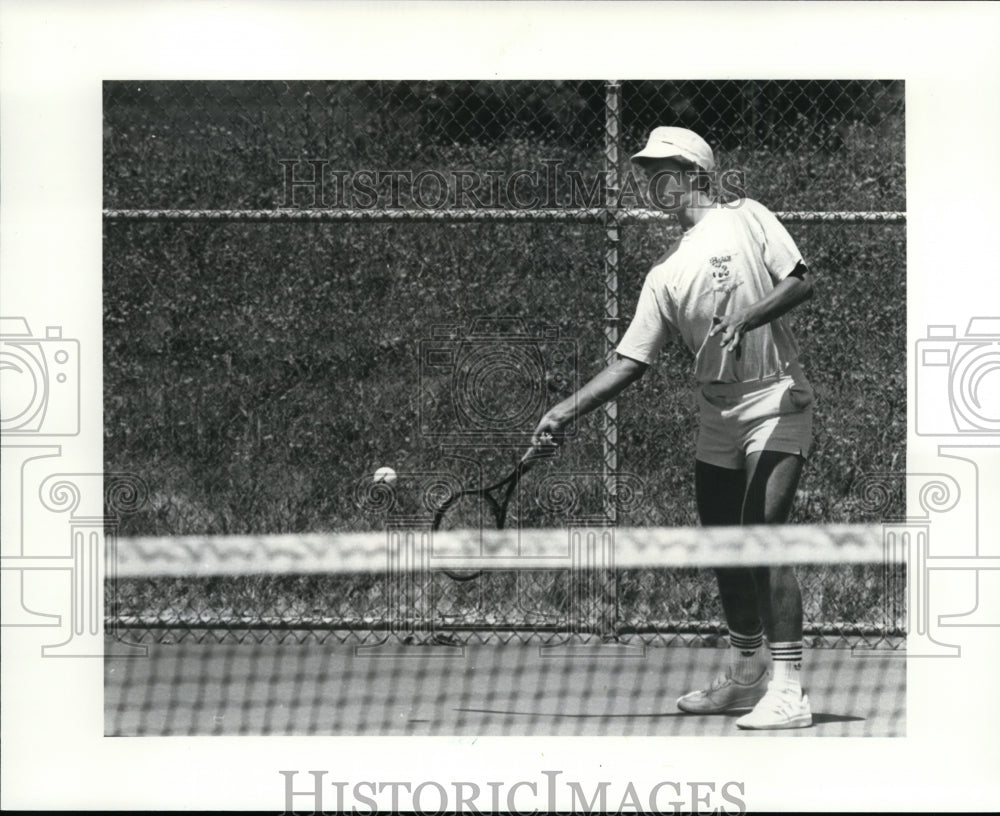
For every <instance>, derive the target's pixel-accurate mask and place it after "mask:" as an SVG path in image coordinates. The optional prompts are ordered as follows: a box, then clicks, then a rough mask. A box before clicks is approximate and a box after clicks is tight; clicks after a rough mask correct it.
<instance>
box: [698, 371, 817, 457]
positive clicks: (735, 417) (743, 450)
mask: <svg viewBox="0 0 1000 816" xmlns="http://www.w3.org/2000/svg"><path fill="white" fill-rule="evenodd" d="M697 397H698V413H699V419H700V422H699V427H698V443H697V454H696V455H697V458H698V459H699V460H700V461H702V462H707V463H708V464H710V465H717V466H718V467H723V468H730V469H733V470H740V469H742V468H743V467H744V466H745V462H746V457H747V455H748V454H751V453H755V452H758V451H764V450H773V451H781V452H783V453H794V454H798V455H799V456H802V457H807V456H808V455H809V447H810V445H811V444H812V403H813V391H812V388H811V387H810V386H809V383H808V382H806V380H805V378H799V377H777V378H771V379H768V380H762V381H758V382H750V383H708V384H706V385H702V386H700V387H699V388H698V390H697Z"/></svg>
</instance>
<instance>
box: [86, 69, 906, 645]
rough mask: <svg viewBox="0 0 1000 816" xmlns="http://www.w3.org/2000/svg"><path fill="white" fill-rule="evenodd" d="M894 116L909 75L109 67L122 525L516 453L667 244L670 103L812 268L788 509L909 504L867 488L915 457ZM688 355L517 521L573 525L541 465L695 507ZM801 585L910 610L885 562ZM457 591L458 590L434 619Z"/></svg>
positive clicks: (606, 419) (260, 518) (109, 332)
mask: <svg viewBox="0 0 1000 816" xmlns="http://www.w3.org/2000/svg"><path fill="white" fill-rule="evenodd" d="M903 113H904V110H903V86H902V83H899V82H892V81H767V82H765V81H741V82H737V81H678V82H621V83H619V82H599V81H586V82H564V81H563V82H561V81H550V82H485V81H482V82H480V81H475V82H471V81H437V82H410V81H408V82H402V81H401V82H108V83H106V84H105V89H104V170H105V172H104V206H105V235H104V242H105V245H104V287H105V291H104V304H105V315H104V318H105V434H106V438H105V459H106V462H105V464H106V469H107V470H108V471H109V472H110V471H128V472H132V473H136V474H137V475H138V476H140V477H141V478H142V479H144V480H145V481H146V483H147V485H148V486H149V501H148V502H147V504H146V506H145V507H144V508H143V509H141V510H140V511H139V512H137V513H135V514H133V515H132V516H130V517H129V518H128V519H127V520H125V522H124V526H123V528H122V533H123V534H125V535H129V534H161V535H163V534H179V533H198V534H206V535H213V534H242V533H246V534H260V533H285V532H291V533H295V532H305V531H315V530H348V531H350V530H370V529H373V526H377V525H378V524H379V523H384V521H385V520H384V519H373V518H372V517H371V516H370V515H366V513H365V512H363V510H362V509H361V508H360V507H359V503H358V501H357V495H356V485H357V484H358V483H359V481H364V480H366V479H370V475H371V473H372V472H373V471H374V469H375V468H376V467H378V466H381V465H391V466H392V467H394V468H395V469H396V470H397V471H398V473H399V474H400V480H399V484H398V487H397V490H396V501H398V502H399V506H400V511H401V512H404V511H408V510H409V509H413V508H417V505H418V500H417V495H418V493H419V490H418V484H419V482H420V478H422V476H421V474H427V473H428V472H430V473H438V474H440V475H441V476H442V477H443V478H444V477H446V478H449V479H456V480H458V481H459V482H461V483H472V482H475V481H476V480H487V481H489V480H492V479H493V478H495V477H496V476H498V475H499V474H501V473H504V472H505V471H506V470H508V469H509V468H510V466H511V462H512V460H513V458H514V457H516V456H517V453H518V451H519V450H520V448H521V446H522V445H523V444H524V441H525V438H526V434H528V433H530V430H531V428H532V427H533V424H534V422H535V421H537V418H538V416H540V415H541V413H542V412H543V411H544V410H545V408H546V407H547V406H549V405H551V404H553V403H554V402H555V401H557V400H559V399H561V398H563V397H564V396H566V395H567V394H569V393H571V392H572V391H573V389H574V388H575V386H576V385H578V384H580V383H581V382H583V381H584V380H585V379H586V378H588V377H589V376H590V375H592V374H593V373H595V372H596V371H597V370H598V369H599V368H600V367H601V365H602V364H603V362H604V361H605V360H606V359H608V356H609V355H610V354H611V353H612V350H613V348H614V345H615V343H616V341H617V338H618V335H619V333H620V331H621V330H622V329H623V327H624V326H625V325H627V321H628V319H629V317H630V315H631V313H632V310H633V308H634V303H635V299H636V297H637V296H638V292H639V289H640V286H641V283H642V279H643V277H644V275H645V274H646V272H647V271H648V269H649V268H650V266H651V265H652V263H653V262H654V261H655V259H656V258H657V257H658V256H659V255H660V254H662V252H663V250H664V248H665V247H666V246H667V245H668V244H669V243H670V241H671V240H673V239H675V238H676V237H677V234H678V233H677V227H676V224H675V223H674V222H672V221H670V220H667V219H664V218H663V217H662V214H661V213H659V212H657V211H655V209H654V208H652V207H650V206H648V202H646V201H644V200H643V198H642V195H641V187H640V186H639V185H638V184H637V182H636V179H635V178H634V177H633V176H632V175H631V168H630V165H629V161H628V157H629V155H630V154H631V153H633V152H635V150H637V149H638V148H639V147H640V146H641V145H642V144H644V142H645V138H646V135H647V134H648V132H649V131H650V130H651V129H652V128H653V127H655V126H657V125H660V124H672V125H681V126H685V127H690V128H692V129H694V130H697V131H698V132H700V133H701V134H702V135H704V136H705V138H706V139H707V140H708V141H709V142H710V144H712V145H713V147H714V148H715V150H716V158H717V162H718V164H719V166H720V168H726V169H732V170H735V171H738V172H739V174H740V180H741V184H742V185H744V189H745V192H746V194H747V195H749V196H750V197H752V198H756V199H757V200H759V201H761V202H762V203H764V204H765V205H766V206H768V207H769V208H770V209H772V210H774V211H776V212H778V213H779V216H780V217H781V218H782V219H783V220H784V221H785V223H786V224H787V226H788V228H789V230H790V231H791V232H792V235H793V237H794V238H795V239H796V241H797V242H798V244H799V246H800V248H801V250H802V252H803V255H804V257H805V258H806V261H807V263H808V264H809V265H810V267H811V268H812V269H813V270H814V271H815V272H816V274H817V276H818V279H819V285H820V295H819V297H817V298H816V299H814V300H813V301H812V302H810V303H809V304H807V305H806V306H805V307H803V308H801V309H799V310H796V314H795V316H794V318H793V327H794V330H795V332H796V335H797V337H798V339H799V342H800V345H801V347H802V352H803V363H804V366H805V368H806V371H807V373H808V376H809V377H810V380H811V382H812V383H813V384H814V387H815V389H816V392H817V412H816V444H815V453H814V455H813V457H812V459H811V461H810V464H809V466H808V467H807V468H806V471H805V474H804V477H803V481H802V485H801V490H800V493H799V496H798V501H797V502H796V509H795V518H794V520H795V521H797V522H808V523H827V522H851V523H855V522H877V521H880V520H882V519H883V518H887V517H893V516H899V515H903V514H904V508H903V506H902V499H901V498H897V499H896V500H894V501H895V503H893V504H892V506H885V505H880V506H878V507H873V506H871V505H869V504H866V502H865V500H864V496H863V495H861V494H860V493H859V490H858V488H857V485H858V483H859V480H861V479H862V478H863V477H864V476H865V474H868V473H872V472H887V473H890V474H901V473H903V471H904V467H905V405H906V390H905V389H906V385H905V383H906V376H905V370H904V366H903V364H902V361H903V360H905V357H906V355H905V347H904V342H905V302H906V301H905V232H904V228H903V224H904V222H905V213H904V210H905V188H904V180H905V175H904V164H903V161H904V131H903ZM637 188H638V189H639V194H638V195H637V194H636V190H637ZM498 349H500V350H502V353H501V354H500V355H499V356H498V355H497V353H496V352H497V350H498ZM689 371H690V361H689V360H687V358H686V355H685V354H684V352H683V350H681V349H677V348H672V349H667V350H666V351H665V353H664V355H663V358H662V360H661V362H660V363H659V364H658V365H657V366H656V367H654V368H653V369H651V370H650V372H649V373H648V374H647V376H646V377H645V378H644V379H643V380H642V381H640V382H639V383H638V384H637V385H635V386H633V388H632V389H630V390H629V391H628V392H626V394H625V395H623V397H622V398H621V399H620V400H619V401H618V403H612V404H609V405H608V406H606V407H605V408H604V410H603V411H601V412H596V413H595V414H593V415H590V416H588V417H586V418H584V419H583V420H581V421H580V423H579V427H577V428H576V429H575V433H574V438H573V441H572V443H571V444H568V445H566V446H564V447H563V448H562V449H561V451H560V456H559V458H558V460H556V461H555V462H552V463H550V464H549V465H546V470H547V472H546V474H545V479H544V480H539V481H538V482H535V483H534V485H532V484H526V486H525V491H526V492H525V494H524V496H523V497H521V499H520V500H519V501H518V502H517V503H516V507H515V508H514V510H513V513H512V520H511V522H510V524H511V525H513V524H514V523H517V524H521V525H528V526H549V525H555V524H560V523H564V522H565V520H566V513H565V508H559V512H555V511H554V510H553V509H552V507H551V506H548V505H546V504H545V502H544V501H540V500H539V497H540V496H542V495H544V492H543V490H549V491H551V490H552V489H553V488H552V485H553V483H558V484H560V485H562V486H563V487H562V488H560V489H571V491H572V495H573V496H574V499H573V504H572V507H573V514H575V515H574V518H575V517H586V518H600V519H602V520H604V521H606V522H608V523H616V524H621V525H649V524H653V525H667V526H672V525H691V524H695V523H696V518H695V516H694V495H693V479H692V478H691V471H692V466H693V440H694V432H695V416H694V412H693V410H692V408H693V405H692V402H691V397H690V393H691V387H690V386H691V383H690V378H689V373H688V372H689ZM532 478H535V476H534V475H533V476H532ZM526 481H530V480H526ZM623 483H627V484H628V485H629V492H630V495H631V496H632V497H633V498H634V497H635V496H638V497H639V499H638V500H630V501H627V502H623V501H622V500H621V497H620V495H619V493H620V491H621V486H622V484H623ZM543 484H544V485H545V487H544V488H543ZM636 485H638V487H635V486H636ZM566 486H572V487H571V488H570V487H566ZM418 509H419V508H418ZM490 580H492V581H495V582H497V583H495V584H494V585H492V587H493V588H492V589H491V588H490V585H487V586H485V588H484V587H480V589H479V590H478V591H481V592H485V593H486V594H487V595H488V596H490V597H492V598H493V599H494V602H495V603H496V604H497V605H498V608H499V611H498V612H496V614H495V618H496V620H499V621H502V622H504V623H505V624H507V625H508V626H509V625H511V624H512V622H514V621H516V620H518V619H520V620H522V622H523V621H530V620H533V618H532V617H531V615H530V614H528V613H526V612H525V611H524V610H521V611H520V612H519V611H518V610H517V609H515V608H513V607H511V608H507V607H505V606H504V603H505V601H504V598H506V597H509V591H508V590H509V588H510V587H509V586H508V584H505V583H504V582H505V581H506V582H508V583H509V581H512V580H516V581H520V582H522V583H523V582H534V583H535V584H536V585H537V587H538V588H537V592H536V595H537V597H538V598H543V599H544V598H547V597H548V598H551V597H553V596H554V595H555V596H558V594H559V590H558V589H553V587H552V583H551V582H552V580H553V579H552V576H535V577H532V576H531V575H530V574H525V575H523V576H520V577H511V576H507V577H504V576H499V575H498V576H497V577H496V578H491V579H490ZM435 581H436V582H437V579H435ZM803 584H804V590H805V592H804V594H805V596H806V604H807V617H808V619H809V628H810V631H813V632H815V633H818V636H820V637H825V636H826V635H825V634H824V633H834V634H835V635H836V637H839V634H836V633H843V632H846V631H855V630H857V631H860V630H862V629H863V630H865V631H869V632H896V631H898V630H899V628H900V626H901V618H900V616H899V609H900V608H901V599H900V598H896V597H893V598H886V597H885V586H884V582H882V581H881V580H880V578H879V570H878V569H877V568H872V569H871V570H869V571H868V572H865V573H860V572H858V568H853V567H852V568H831V569H826V568H818V569H814V570H806V571H803ZM466 591H471V590H467V589H465V588H460V587H456V586H451V585H449V584H447V581H445V583H444V584H442V589H441V590H440V592H439V593H438V594H437V595H436V597H440V598H441V601H440V603H441V610H442V615H443V616H445V617H447V616H448V615H449V614H451V613H449V612H448V611H447V610H448V609H454V608H455V607H454V603H457V602H455V601H453V600H449V598H450V597H451V596H450V595H449V593H451V594H452V595H453V594H454V593H461V592H466ZM894 591H897V590H894ZM442 593H443V594H442ZM553 593H554V595H553ZM615 593H616V597H617V598H618V599H623V598H624V599H627V602H626V605H625V606H624V607H623V606H621V605H620V604H619V606H618V609H619V612H618V614H619V621H618V624H619V627H620V628H621V629H622V631H624V630H625V629H631V630H636V629H644V631H645V630H648V631H653V632H657V633H662V632H668V631H669V632H675V633H676V632H682V631H683V632H694V633H695V634H699V636H705V637H708V636H711V635H713V634H714V633H717V632H718V631H720V629H719V624H718V620H719V618H720V617H721V614H720V612H719V610H718V608H717V606H716V600H715V597H714V588H713V585H712V581H711V579H710V578H709V577H708V576H707V575H705V574H704V573H696V572H690V571H688V572H682V573H677V572H670V573H666V572H664V573H663V574H660V572H659V571H644V572H643V573H642V574H638V573H636V574H629V573H621V574H619V576H618V577H617V585H616V587H615ZM336 594H337V597H345V598H349V599H350V598H353V599H355V600H356V603H357V604H358V608H359V609H360V608H362V607H365V604H366V603H369V602H370V601H371V598H372V597H377V596H378V593H377V592H375V593H374V595H372V594H371V593H369V595H368V596H365V597H367V598H368V599H369V600H368V601H364V602H362V601H361V600H358V599H359V598H360V597H361V596H360V595H358V593H354V592H347V593H346V594H343V593H339V592H338V593H336ZM325 597H327V598H329V597H331V596H330V595H329V594H327V595H326V596H325ZM543 605H544V603H543ZM279 606H280V605H279ZM508 606H509V605H508ZM550 606H551V604H550ZM557 606H558V604H557ZM886 610H890V611H889V612H887V611H886ZM355 612H356V613H357V614H354V615H353V617H352V615H351V614H348V613H347V612H344V613H343V619H345V620H346V619H356V618H359V616H361V617H364V615H361V613H360V612H358V610H355ZM284 613H287V614H293V613H294V614H299V613H301V615H306V612H305V611H304V610H302V609H300V608H299V607H298V606H297V605H294V604H293V605H292V607H290V608H289V609H285V610H284ZM327 614H330V613H329V612H328V613H327ZM365 614H367V613H365ZM456 614H457V613H456ZM452 616H453V617H454V616H455V615H452ZM519 616H520V617H519ZM459 617H460V616H459ZM477 620H478V619H477ZM845 622H846V625H845ZM469 625H470V626H471V624H469ZM851 627H853V629H852V628H851ZM836 637H835V638H834V639H836Z"/></svg>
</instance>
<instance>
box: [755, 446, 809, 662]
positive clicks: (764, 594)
mask: <svg viewBox="0 0 1000 816" xmlns="http://www.w3.org/2000/svg"><path fill="white" fill-rule="evenodd" d="M802 464H803V460H802V457H801V456H797V455H795V454H791V453H781V452H779V451H760V452H758V453H752V454H750V455H749V456H747V487H746V497H745V499H744V502H743V511H742V517H741V522H742V523H743V524H784V523H785V522H786V521H788V517H789V515H790V514H791V512H792V503H793V502H794V500H795V491H796V489H797V488H798V484H799V477H800V476H801V475H802ZM753 577H754V580H755V581H756V585H757V602H758V604H759V607H758V608H759V610H760V617H761V620H762V621H763V622H764V631H765V632H766V633H767V639H768V640H769V641H770V642H772V643H781V642H787V641H801V640H802V593H801V592H800V591H799V582H798V580H797V579H796V577H795V572H794V570H793V569H792V568H791V567H759V568H756V569H754V570H753Z"/></svg>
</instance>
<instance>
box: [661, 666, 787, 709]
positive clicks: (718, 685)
mask: <svg viewBox="0 0 1000 816" xmlns="http://www.w3.org/2000/svg"><path fill="white" fill-rule="evenodd" d="M767 678H768V674H767V668H766V667H765V668H762V669H761V670H760V676H759V677H758V678H757V679H756V680H754V681H753V682H752V683H737V682H736V681H735V680H733V678H732V677H731V676H730V675H729V671H728V670H726V671H725V672H724V673H723V674H720V675H719V676H718V677H716V678H715V680H713V681H712V684H711V685H710V686H709V687H708V688H707V689H700V690H698V691H692V692H689V693H688V694H685V695H684V696H683V697H681V698H680V699H679V700H678V701H677V707H678V708H679V709H680V710H681V711H684V712H685V713H687V714H719V713H721V712H723V711H730V710H732V709H734V708H750V706H752V705H754V704H756V703H757V701H758V700H760V699H761V698H762V697H763V696H764V694H765V692H766V691H767Z"/></svg>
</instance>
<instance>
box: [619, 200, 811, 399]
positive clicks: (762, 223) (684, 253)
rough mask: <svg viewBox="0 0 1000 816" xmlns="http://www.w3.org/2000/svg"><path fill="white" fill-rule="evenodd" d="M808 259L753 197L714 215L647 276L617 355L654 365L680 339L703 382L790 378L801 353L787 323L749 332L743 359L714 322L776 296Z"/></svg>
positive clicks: (778, 321)
mask: <svg viewBox="0 0 1000 816" xmlns="http://www.w3.org/2000/svg"><path fill="white" fill-rule="evenodd" d="M737 205H738V206H737ZM801 260H802V255H801V254H800V253H799V251H798V249H797V248H796V246H795V242H794V241H793V240H792V236H790V235H789V234H788V231H787V230H786V229H785V228H784V227H783V226H782V225H781V223H780V222H779V221H778V219H777V218H776V217H775V215H774V214H773V213H772V212H770V211H769V210H768V209H767V208H766V207H764V206H763V205H762V204H759V203H758V202H756V201H753V200H751V199H748V198H746V199H741V200H740V201H739V202H732V203H731V204H729V205H727V206H726V207H717V208H715V209H712V210H710V211H709V212H707V213H706V214H705V216H704V217H703V218H702V219H701V220H700V221H699V222H698V223H697V224H695V225H694V226H693V227H691V229H689V230H688V231H687V232H685V233H684V235H683V237H682V238H681V239H680V241H678V242H677V243H676V244H675V245H674V246H673V247H672V249H671V251H670V252H669V253H668V254H667V255H666V256H665V257H664V258H663V259H662V260H660V261H659V262H658V263H657V264H656V266H654V267H653V268H652V270H650V272H649V274H648V275H647V276H646V282H645V283H644V284H643V287H642V292H641V293H640V295H639V302H638V304H637V305H636V309H635V316H634V317H633V318H632V323H631V324H630V325H629V327H628V330H627V331H626V332H625V336H624V337H622V340H621V342H620V343H619V344H618V349H617V351H618V353H619V354H621V355H622V356H623V357H629V358H631V359H633V360H638V361H639V362H642V363H652V362H653V360H654V359H655V358H656V355H657V354H658V353H659V351H660V349H661V348H662V347H663V344H664V342H665V341H666V339H667V337H669V336H670V335H672V334H676V335H679V336H680V338H681V340H683V342H684V344H685V345H686V346H687V347H688V348H689V349H691V351H692V353H693V354H694V355H695V361H694V376H695V379H697V380H698V382H699V383H710V382H724V383H734V382H752V381H754V380H760V379H764V378H766V377H771V376H774V375H777V374H789V375H790V374H791V373H792V372H791V371H790V369H792V368H797V362H798V348H797V346H796V344H795V339H794V338H793V337H792V334H791V332H790V331H789V330H788V327H787V326H786V325H785V323H784V322H783V321H782V319H781V318H777V319H776V320H773V321H771V322H770V323H769V324H767V325H766V326H761V327H759V328H756V329H754V330H752V331H750V332H747V334H746V335H744V337H743V339H742V340H741V342H740V349H741V351H740V354H739V356H737V354H736V353H735V352H728V353H727V352H726V351H725V350H724V349H723V348H722V346H721V345H720V341H721V340H722V333H721V332H720V333H719V334H717V335H715V336H714V337H709V336H708V333H709V332H710V331H711V330H712V326H713V321H712V318H713V317H714V316H716V315H720V316H721V315H725V314H729V313H730V312H733V311H735V310H736V309H741V308H744V307H747V306H750V305H751V304H753V303H756V302H757V301H759V300H760V299H761V298H763V297H765V296H766V295H768V294H770V292H771V291H772V290H773V289H774V286H775V284H776V283H778V282H779V281H781V280H783V279H784V278H786V277H787V276H788V275H789V273H791V272H792V270H793V269H795V267H796V266H797V265H798V263H799V262H800V261H801Z"/></svg>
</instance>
